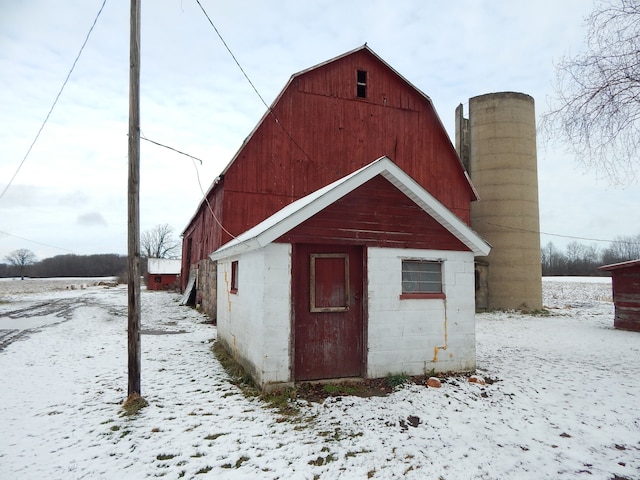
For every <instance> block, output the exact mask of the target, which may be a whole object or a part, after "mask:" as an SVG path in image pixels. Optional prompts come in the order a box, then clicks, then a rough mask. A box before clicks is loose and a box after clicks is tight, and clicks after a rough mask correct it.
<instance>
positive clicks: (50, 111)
mask: <svg viewBox="0 0 640 480" xmlns="http://www.w3.org/2000/svg"><path fill="white" fill-rule="evenodd" d="M106 3H107V0H103V2H102V6H101V7H100V10H98V14H97V15H96V18H95V19H94V20H93V24H92V25H91V28H90V29H89V31H88V32H87V35H86V37H85V39H84V42H83V43H82V46H81V47H80V51H79V52H78V55H77V56H76V59H75V60H74V61H73V65H71V69H70V70H69V73H67V78H65V79H64V82H63V83H62V87H60V91H59V92H58V94H57V95H56V98H55V100H54V101H53V105H51V108H50V109H49V113H47V116H46V117H45V119H44V121H43V122H42V125H40V128H39V129H38V133H36V136H35V138H34V139H33V142H31V145H30V146H29V149H28V150H27V153H26V154H25V156H24V158H23V159H22V161H21V162H20V165H18V169H17V170H16V172H15V173H14V174H13V176H12V177H11V180H9V183H7V185H6V186H5V187H4V190H2V193H0V199H1V198H2V197H4V194H5V193H6V191H7V190H8V189H9V187H10V186H11V184H12V183H13V181H14V180H15V178H16V176H17V175H18V172H20V169H22V166H23V165H24V162H25V161H26V160H27V157H28V156H29V154H30V153H31V149H33V146H34V145H35V144H36V142H37V141H38V138H39V137H40V133H41V132H42V129H43V128H44V126H45V125H46V124H47V122H48V121H49V117H50V116H51V113H52V112H53V109H54V108H55V106H56V104H57V103H58V99H59V98H60V95H62V91H63V90H64V87H65V86H66V85H67V82H68V81H69V77H71V73H72V72H73V70H74V68H75V67H76V63H78V59H79V58H80V55H82V51H83V50H84V47H85V45H86V44H87V41H88V40H89V36H90V35H91V32H92V31H93V27H95V26H96V22H97V21H98V17H100V14H101V13H102V9H103V8H104V6H105V4H106Z"/></svg>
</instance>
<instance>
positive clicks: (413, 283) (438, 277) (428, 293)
mask: <svg viewBox="0 0 640 480" xmlns="http://www.w3.org/2000/svg"><path fill="white" fill-rule="evenodd" d="M400 298H444V292H443V291H442V262H440V261H432V260H402V295H400Z"/></svg>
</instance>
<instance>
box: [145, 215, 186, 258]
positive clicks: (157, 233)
mask: <svg viewBox="0 0 640 480" xmlns="http://www.w3.org/2000/svg"><path fill="white" fill-rule="evenodd" d="M180 247H181V245H180V242H179V241H178V240H177V239H176V238H175V236H174V235H173V227H171V226H170V225H169V224H167V223H164V224H161V225H156V226H155V227H153V228H152V229H151V230H147V231H145V232H143V233H142V235H140V250H141V254H142V256H143V257H147V258H177V257H178V256H179V253H180Z"/></svg>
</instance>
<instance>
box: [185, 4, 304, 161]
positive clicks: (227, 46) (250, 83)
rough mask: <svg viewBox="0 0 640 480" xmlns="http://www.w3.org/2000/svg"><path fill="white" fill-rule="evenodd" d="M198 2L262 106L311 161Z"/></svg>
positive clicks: (200, 5)
mask: <svg viewBox="0 0 640 480" xmlns="http://www.w3.org/2000/svg"><path fill="white" fill-rule="evenodd" d="M196 2H197V3H198V6H199V7H200V10H202V13H204V16H205V17H207V20H208V21H209V23H210V24H211V26H212V27H213V29H214V30H215V32H216V34H217V35H218V38H219V39H220V41H221V42H222V44H223V45H224V47H225V48H226V49H227V52H229V55H231V58H233V61H234V62H235V63H236V65H237V66H238V68H239V69H240V71H241V72H242V75H244V78H246V79H247V82H249V85H251V88H253V91H254V92H256V95H258V98H259V99H260V101H261V102H262V104H263V105H264V106H265V107H266V108H267V111H268V112H269V115H271V116H272V117H273V119H274V121H275V122H276V124H277V125H278V126H279V127H280V128H282V130H283V131H284V133H286V135H287V136H288V137H289V139H290V140H291V142H292V143H293V144H294V145H295V146H296V147H298V149H299V150H300V151H301V152H302V153H303V154H304V156H305V157H307V159H309V160H311V157H310V156H309V154H307V152H306V151H305V150H304V148H302V146H300V144H299V143H298V142H296V140H295V138H293V136H292V135H291V132H289V130H287V129H286V128H285V127H284V125H282V123H280V120H279V119H278V117H277V116H276V114H275V113H273V110H272V108H271V107H270V106H269V105H268V104H267V102H266V101H265V100H264V98H263V97H262V95H260V92H259V91H258V89H257V88H256V86H255V85H254V84H253V82H252V81H251V79H250V78H249V75H247V72H245V71H244V68H242V65H240V62H239V61H238V59H237V58H236V56H235V55H234V54H233V52H232V51H231V48H229V45H227V42H226V41H225V40H224V38H223V37H222V35H221V34H220V32H219V31H218V29H217V27H216V26H215V25H214V23H213V21H212V20H211V18H210V17H209V14H208V13H207V11H206V10H205V9H204V7H203V6H202V4H201V3H200V0H196Z"/></svg>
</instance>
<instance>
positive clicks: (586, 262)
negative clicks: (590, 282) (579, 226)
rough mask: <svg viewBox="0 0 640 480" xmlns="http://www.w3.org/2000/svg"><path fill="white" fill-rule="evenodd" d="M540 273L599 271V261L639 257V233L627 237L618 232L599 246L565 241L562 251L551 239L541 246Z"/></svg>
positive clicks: (609, 261) (584, 273) (608, 263)
mask: <svg viewBox="0 0 640 480" xmlns="http://www.w3.org/2000/svg"><path fill="white" fill-rule="evenodd" d="M540 254H541V255H540V256H541V260H542V275H544V276H554V275H583V276H590V275H601V274H603V273H602V272H600V271H599V270H598V267H600V266H602V265H610V264H612V263H618V262H625V261H628V260H637V259H640V234H638V235H635V236H630V237H624V236H618V237H616V238H615V240H614V241H613V242H611V245H610V246H608V247H606V248H603V249H600V248H598V246H597V245H595V244H593V245H584V244H581V243H578V242H577V241H574V242H571V243H569V244H568V245H567V247H566V249H565V250H564V251H562V250H560V249H559V248H557V247H556V246H555V245H554V244H553V242H549V243H547V244H546V245H545V246H544V247H543V248H542V249H541V250H540Z"/></svg>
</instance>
